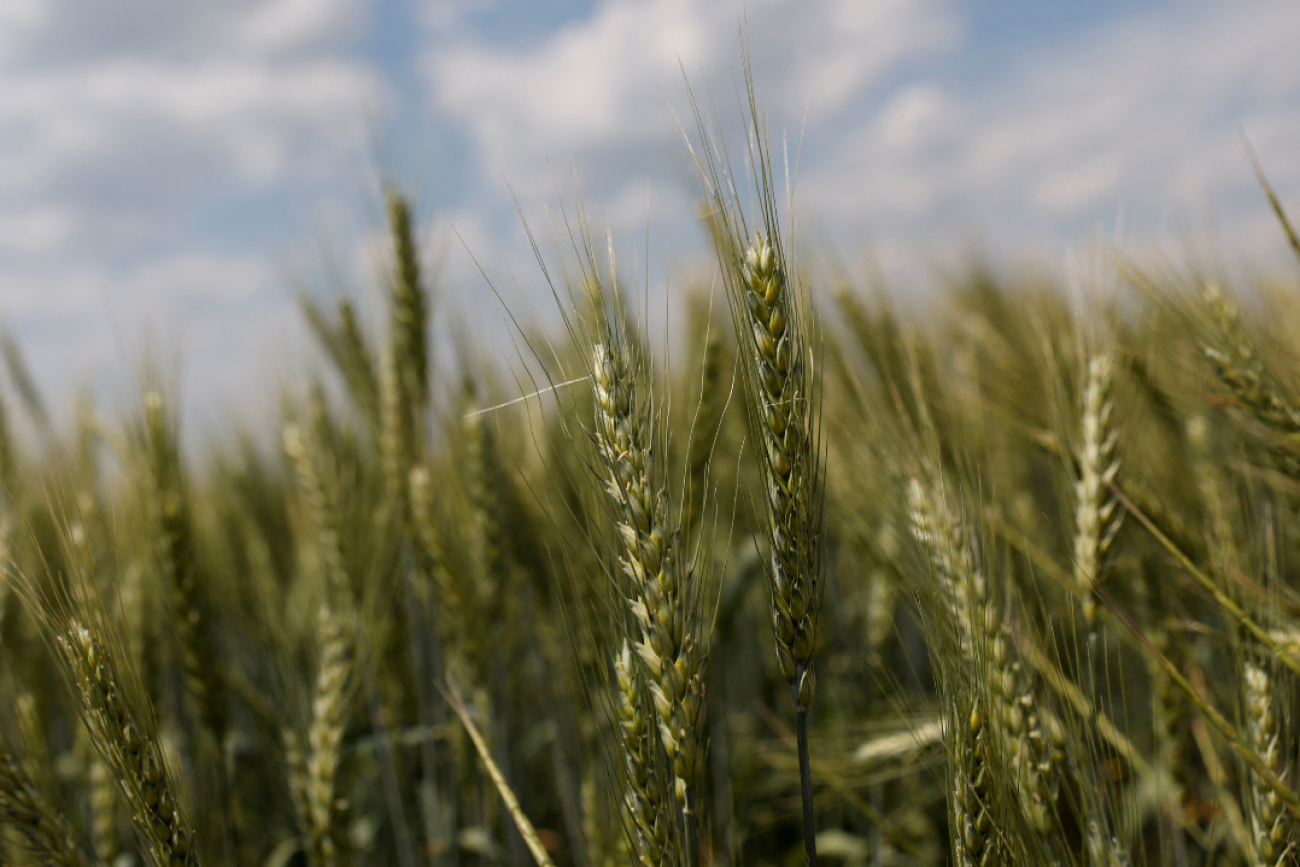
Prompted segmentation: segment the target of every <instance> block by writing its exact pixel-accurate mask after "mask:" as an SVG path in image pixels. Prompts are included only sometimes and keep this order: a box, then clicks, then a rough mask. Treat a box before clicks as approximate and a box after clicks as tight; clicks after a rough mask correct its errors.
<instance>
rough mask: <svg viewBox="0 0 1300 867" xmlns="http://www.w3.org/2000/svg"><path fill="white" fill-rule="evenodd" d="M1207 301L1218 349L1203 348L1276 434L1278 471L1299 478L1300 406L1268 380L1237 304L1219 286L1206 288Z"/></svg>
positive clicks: (1234, 391)
mask: <svg viewBox="0 0 1300 867" xmlns="http://www.w3.org/2000/svg"><path fill="white" fill-rule="evenodd" d="M1205 301H1206V304H1207V305H1208V306H1209V308H1210V316H1211V318H1212V319H1213V320H1214V324H1215V327H1216V329H1217V330H1218V338H1219V346H1205V347H1203V351H1204V353H1205V356H1206V357H1207V358H1208V359H1209V360H1210V363H1211V364H1213V365H1214V370H1215V373H1216V374H1218V377H1219V381H1220V382H1221V383H1222V384H1223V385H1224V387H1226V388H1227V389H1228V391H1229V392H1231V393H1232V396H1233V397H1234V398H1236V399H1237V401H1238V402H1239V403H1240V404H1241V405H1242V406H1243V407H1244V408H1245V409H1246V411H1247V412H1249V413H1250V415H1251V416H1253V417H1254V418H1255V420H1256V421H1258V422H1259V423H1260V424H1262V425H1263V426H1264V427H1265V428H1267V429H1269V430H1271V431H1272V432H1273V433H1274V434H1275V435H1276V437H1277V439H1276V441H1275V442H1274V443H1273V444H1272V445H1273V449H1272V452H1273V455H1272V456H1273V460H1274V462H1275V463H1276V464H1277V467H1278V469H1280V470H1282V471H1283V472H1284V473H1286V474H1287V475H1288V476H1290V477H1291V478H1293V479H1295V478H1300V407H1297V406H1296V405H1295V404H1293V403H1292V402H1291V401H1290V400H1288V399H1287V398H1286V397H1285V396H1283V395H1282V394H1281V392H1279V391H1278V390H1277V388H1276V387H1275V386H1274V385H1273V383H1271V382H1270V381H1269V380H1268V378H1267V376H1266V373H1265V370H1264V365H1263V364H1262V363H1261V362H1260V360H1259V358H1258V356H1257V355H1256V353H1255V347H1254V345H1253V344H1252V343H1251V342H1250V339H1249V338H1248V337H1247V336H1246V332H1245V329H1244V328H1242V325H1241V318H1240V315H1239V314H1238V312H1237V307H1236V305H1235V304H1233V303H1232V302H1231V301H1230V300H1228V298H1227V297H1226V296H1225V295H1224V294H1223V291H1222V290H1221V289H1220V288H1219V287H1218V285H1216V284H1214V283H1210V284H1207V285H1206V287H1205Z"/></svg>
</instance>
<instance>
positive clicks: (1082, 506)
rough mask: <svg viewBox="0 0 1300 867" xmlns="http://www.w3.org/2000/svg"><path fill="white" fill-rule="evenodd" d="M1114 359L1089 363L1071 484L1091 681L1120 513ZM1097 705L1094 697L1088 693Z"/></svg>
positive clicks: (1077, 577) (1095, 358) (1098, 651)
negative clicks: (1100, 601)
mask: <svg viewBox="0 0 1300 867" xmlns="http://www.w3.org/2000/svg"><path fill="white" fill-rule="evenodd" d="M1113 376H1114V359H1113V357H1112V356H1111V355H1109V354H1108V353H1098V354H1096V355H1093V356H1092V357H1091V358H1090V359H1088V375H1087V380H1086V382H1085V384H1084V391H1083V407H1082V409H1083V414H1082V419H1083V420H1082V425H1081V430H1080V437H1079V447H1078V453H1077V455H1076V458H1077V461H1078V466H1079V478H1078V479H1077V480H1076V481H1075V485H1074V493H1075V496H1074V501H1075V511H1074V520H1075V530H1074V578H1075V582H1076V583H1077V584H1078V586H1079V592H1080V593H1082V595H1083V603H1082V606H1081V608H1082V610H1083V620H1084V626H1085V629H1086V630H1087V640H1088V658H1089V668H1090V675H1089V676H1090V680H1091V682H1093V683H1094V684H1095V681H1096V674H1095V670H1096V668H1097V667H1098V666H1100V665H1101V656H1102V654H1103V653H1104V648H1103V646H1102V634H1101V624H1100V623H1098V621H1097V605H1098V596H1097V594H1098V593H1099V592H1100V591H1101V590H1102V588H1104V587H1105V584H1106V581H1107V580H1108V579H1109V578H1110V563H1109V561H1108V555H1109V554H1110V551H1111V547H1112V545H1113V544H1114V541H1115V536H1116V535H1117V534H1118V533H1119V528H1120V525H1121V524H1122V523H1123V517H1124V512H1123V511H1122V510H1121V509H1120V508H1119V503H1118V501H1117V500H1116V498H1115V496H1114V494H1113V493H1111V485H1112V483H1113V482H1114V481H1115V477H1116V476H1117V475H1118V474H1119V458H1118V457H1116V442H1117V439H1118V433H1117V431H1116V430H1115V429H1114V428H1113V426H1112V424H1111V414H1112V411H1113V409H1114V402H1113V401H1112V399H1111V383H1112V380H1113ZM1093 700H1094V701H1095V700H1096V692H1095V690H1094V692H1093Z"/></svg>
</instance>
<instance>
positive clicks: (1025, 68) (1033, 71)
mask: <svg viewBox="0 0 1300 867" xmlns="http://www.w3.org/2000/svg"><path fill="white" fill-rule="evenodd" d="M1296 32H1300V8H1297V7H1296V6H1295V5H1294V4H1292V3H1286V2H1257V3H1250V4H1232V5H1223V4H1210V3H1206V4H1201V3H1190V4H1174V5H1171V6H1169V7H1165V8H1162V9H1160V10H1158V11H1155V12H1150V13H1146V14H1143V15H1140V16H1131V17H1126V18H1121V19H1118V20H1116V21H1113V22H1111V23H1110V24H1108V25H1107V26H1106V27H1104V28H1103V29H1101V30H1099V31H1097V32H1094V33H1091V34H1088V35H1086V36H1084V37H1081V38H1078V39H1076V40H1073V41H1072V42H1070V43H1067V44H1065V45H1063V46H1054V47H1053V48H1052V49H1051V50H1050V51H1042V52H1040V53H1037V54H1031V55H1029V56H1026V57H1023V58H1020V59H1018V60H1016V61H1014V62H1013V63H1011V64H1010V65H1009V66H1008V68H1007V69H1005V70H1004V71H1003V72H1002V73H1001V74H1000V75H997V76H994V77H992V78H991V79H990V80H986V81H983V82H982V83H981V84H980V85H978V86H963V85H961V84H960V83H954V82H951V81H948V82H945V81H943V80H941V79H938V78H935V77H931V78H929V79H928V80H925V79H923V80H921V81H919V82H917V83H914V84H913V85H911V86H909V87H907V88H905V89H903V90H900V91H899V92H897V93H895V94H894V95H893V96H891V98H890V99H889V100H887V101H886V102H885V104H884V105H883V107H882V108H881V109H880V110H879V111H878V112H876V113H875V114H873V115H869V116H867V117H866V118H865V119H864V120H863V121H862V122H861V123H860V124H858V126H857V128H856V129H855V130H854V131H852V132H850V133H849V134H848V135H847V136H845V137H844V138H843V139H842V140H841V141H840V142H838V143H837V144H836V146H835V147H834V151H835V154H834V156H832V157H831V158H830V159H827V160H825V161H824V162H822V163H819V164H817V165H813V166H808V167H806V168H805V171H804V172H803V196H802V202H803V204H804V206H805V207H807V208H808V209H809V210H811V211H812V212H813V213H814V214H815V215H816V216H817V217H818V218H820V219H821V220H822V221H823V222H826V223H830V224H834V225H838V226H843V227H847V228H846V229H845V232H846V237H841V238H840V239H838V240H839V241H840V242H841V243H846V242H847V243H851V242H853V241H860V240H861V238H862V236H863V235H865V234H866V232H867V231H871V232H872V233H873V235H872V242H873V243H877V244H880V245H882V246H884V247H887V248H889V249H899V248H900V246H907V247H909V248H910V249H912V250H916V249H917V248H919V247H923V246H925V245H929V247H930V248H931V249H936V248H944V247H949V246H951V244H952V243H953V242H954V241H956V240H959V239H962V238H966V237H968V236H969V234H970V233H971V232H972V231H978V232H980V233H981V237H982V238H983V240H984V241H985V242H988V243H990V244H991V245H992V246H993V247H994V248H995V250H997V251H1000V252H1008V251H1011V252H1014V251H1016V250H1018V249H1019V248H1021V247H1025V246H1029V245H1034V244H1040V243H1044V242H1046V243H1048V244H1051V245H1058V246H1059V245H1060V244H1062V243H1066V242H1069V241H1071V240H1073V241H1081V240H1084V238H1083V237H1082V235H1081V232H1082V231H1083V230H1085V229H1086V227H1087V226H1088V224H1089V222H1091V221H1095V220H1097V219H1098V218H1099V217H1104V218H1108V219H1109V218H1111V216H1112V215H1113V214H1115V213H1117V212H1118V211H1119V210H1120V209H1122V208H1123V209H1127V211H1128V213H1130V214H1135V213H1137V214H1141V215H1142V217H1141V219H1142V220H1143V230H1144V231H1145V232H1153V231H1154V232H1160V231H1164V232H1168V231H1169V230H1170V226H1169V224H1168V223H1169V217H1170V215H1171V214H1173V213H1176V212H1177V210H1178V209H1179V208H1187V207H1191V208H1192V209H1194V210H1196V211H1199V210H1201V209H1204V208H1205V207H1206V206H1211V207H1213V209H1214V212H1215V213H1217V214H1219V215H1220V216H1226V217H1228V218H1229V219H1231V220H1233V221H1234V222H1235V221H1236V220H1237V219H1239V218H1241V217H1242V216H1243V209H1244V210H1245V213H1250V212H1251V211H1253V212H1258V211H1259V210H1261V209H1262V208H1263V207H1264V205H1263V203H1262V197H1261V196H1259V195H1258V193H1257V191H1255V190H1253V189H1252V186H1253V177H1252V175H1251V172H1250V168H1249V164H1248V162H1247V161H1246V158H1245V155H1244V153H1243V151H1242V148H1241V145H1240V142H1239V139H1238V137H1237V132H1236V128H1235V124H1236V123H1237V122H1238V121H1240V122H1241V123H1242V124H1243V126H1244V128H1245V129H1246V131H1247V132H1248V133H1249V134H1250V135H1251V137H1252V139H1253V141H1254V142H1255V145H1256V148H1257V149H1258V150H1259V151H1260V152H1261V155H1262V156H1264V157H1265V159H1266V163H1267V168H1268V170H1269V174H1270V177H1271V179H1272V180H1273V182H1274V184H1275V185H1276V186H1278V188H1279V190H1281V191H1284V192H1289V193H1290V194H1291V195H1294V194H1295V193H1296V192H1300V157H1297V156H1296V152H1297V151H1298V150H1300V121H1297V120H1296V113H1297V109H1298V108H1300V87H1297V86H1296V84H1295V82H1297V81H1300V52H1296V51H1295V46H1294V41H1293V39H1292V38H1291V34H1294V33H1296ZM1253 222H1254V221H1251V223H1252V224H1253ZM848 233H855V234H856V236H857V237H854V238H850V237H847V235H848ZM1070 233H1074V236H1073V237H1067V236H1068V235H1070ZM1228 237H1231V238H1233V240H1234V242H1237V241H1240V242H1242V243H1247V244H1255V243H1256V242H1257V240H1258V239H1257V238H1252V237H1248V236H1247V235H1245V234H1244V233H1242V234H1241V235H1238V234H1237V233H1230V234H1229V236H1228ZM1272 240H1275V239H1270V241H1272ZM1254 249H1256V250H1257V249H1258V248H1257V247H1256V248H1254Z"/></svg>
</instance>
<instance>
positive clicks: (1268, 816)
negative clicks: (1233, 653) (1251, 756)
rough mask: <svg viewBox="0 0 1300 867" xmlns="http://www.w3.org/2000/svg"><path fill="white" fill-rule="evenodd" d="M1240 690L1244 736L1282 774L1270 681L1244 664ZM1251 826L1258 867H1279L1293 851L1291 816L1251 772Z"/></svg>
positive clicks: (1264, 673) (1254, 667) (1259, 669)
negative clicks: (1242, 702)
mask: <svg viewBox="0 0 1300 867" xmlns="http://www.w3.org/2000/svg"><path fill="white" fill-rule="evenodd" d="M1242 674H1243V678H1242V691H1243V693H1244V698H1245V705H1246V733H1247V735H1248V737H1249V738H1250V742H1251V746H1252V747H1254V748H1255V752H1256V753H1258V754H1259V757H1260V759H1261V760H1262V761H1263V762H1264V764H1265V765H1266V766H1267V767H1268V769H1269V770H1270V771H1272V772H1273V773H1275V774H1281V773H1282V756H1281V744H1280V743H1279V732H1278V720H1277V712H1276V710H1275V708H1274V699H1273V680H1272V678H1271V677H1270V676H1269V674H1268V672H1267V671H1265V670H1264V669H1263V668H1262V667H1261V666H1259V665H1256V664H1255V663H1253V662H1248V663H1246V664H1245V667H1244V671H1243V672H1242ZM1249 788H1250V800H1251V802H1252V806H1253V809H1252V810H1251V817H1250V824H1251V831H1252V832H1253V834H1254V840H1253V841H1252V842H1253V844H1254V848H1255V863H1256V864H1257V865H1258V867H1281V865H1282V864H1284V863H1288V862H1289V860H1290V858H1291V856H1292V853H1293V851H1294V848H1295V847H1294V844H1293V843H1292V842H1291V839H1290V837H1291V817H1290V816H1289V815H1287V812H1286V810H1285V809H1284V808H1283V806H1282V800H1281V798H1279V797H1278V795H1277V792H1275V791H1274V790H1273V789H1272V788H1270V787H1269V786H1268V785H1266V784H1264V782H1263V781H1262V780H1260V779H1258V775H1257V774H1255V773H1253V772H1252V773H1250V784H1249Z"/></svg>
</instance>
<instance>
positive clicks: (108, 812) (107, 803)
mask: <svg viewBox="0 0 1300 867" xmlns="http://www.w3.org/2000/svg"><path fill="white" fill-rule="evenodd" d="M88 761H89V764H88V766H87V768H86V787H87V789H89V793H88V795H89V798H88V799H89V801H90V838H91V843H92V845H93V846H94V849H95V855H96V857H98V858H99V860H100V862H101V863H103V864H112V863H113V862H114V861H116V860H117V855H118V852H119V851H120V850H119V845H118V840H117V817H118V813H119V811H120V807H119V806H118V795H117V787H116V785H115V784H114V782H113V778H112V776H111V775H110V773H111V772H110V771H109V769H108V766H107V765H105V764H104V761H103V759H101V758H99V756H97V755H96V756H91V757H90V758H89V759H88Z"/></svg>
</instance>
